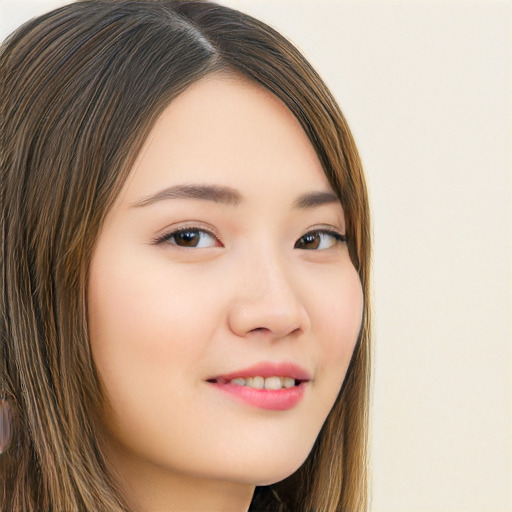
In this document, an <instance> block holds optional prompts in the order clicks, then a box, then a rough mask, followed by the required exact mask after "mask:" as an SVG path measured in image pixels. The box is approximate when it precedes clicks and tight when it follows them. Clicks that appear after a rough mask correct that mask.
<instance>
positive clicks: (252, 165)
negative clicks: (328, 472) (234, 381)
mask: <svg viewBox="0 0 512 512" xmlns="http://www.w3.org/2000/svg"><path fill="white" fill-rule="evenodd" d="M183 184H188V185H190V184H196V185H197V184H199V185H215V186H219V187H229V188H230V190H232V191H235V192H236V195H237V196H239V197H238V200H237V201H233V198H232V197H228V198H224V197H222V198H221V199H229V201H227V202H226V201H224V200H219V198H218V197H217V200H213V198H211V197H210V198H203V199H198V198H183V197H182V198H176V197H175V198H169V197H165V194H164V195H163V196H162V195H160V196H158V193H159V192H160V191H162V190H164V189H166V188H168V187H173V186H177V185H183ZM312 192H332V190H331V188H330V186H329V183H328V181H327V179H326V177H325V175H324V173H323V171H322V166H321V164H320V162H319V160H318V157H317V156H316V153H315V151H314V149H313V147H312V145H311V143H310V142H309V140H308V138H307V136H306V135H305V133H304V131H303V130H302V128H301V127H300V125H299V123H298V121H297V120H296V119H295V118H294V116H293V115H292V114H291V113H290V112H289V111H288V109H287V108H286V107H285V106H284V104H282V103H281V102H280V101H279V100H278V99H277V98H276V97H274V96H273V95H272V94H271V93H270V92H268V91H267V90H266V89H264V88H262V87H261V86H259V85H256V84H253V83H251V82H248V81H246V80H245V79H241V78H236V77H227V76H224V75H213V76H210V77H207V78H206V79H202V80H201V81H199V82H197V83H195V84H194V85H192V86H191V87H189V88H188V89H187V90H186V91H185V92H184V93H182V94H181V95H180V96H179V97H178V98H176V99H175V100H174V101H173V102H172V103H171V104H170V105H169V106H168V107H167V108H166V110H165V111H164V112H163V114H162V115H161V117H160V118H159V120H158V121H157V123H156V125H155V126H154V127H153V130H152V131H151V133H150V136H149V137H148V139H147V141H146V143H145V145H144V147H143V149H142V151H141V153H140V155H139V156H138V159H137V161H136V163H135V165H134V167H133V169H132V170H131V173H130V175H129V177H128V180H127V181H126V183H125V185H124V188H123V189H122V191H121V193H120V195H119V197H118V199H117V201H116V203H115V204H114V206H113V208H112V210H111V211H110V212H109V213H108V215H107V218H106V221H105V224H104V226H103V228H102V231H101V233H100V235H99V239H98V242H97V245H96V248H95V251H94V254H93V258H92V261H91V268H90V281H89V291H88V294H89V295H88V301H89V323H90V336H91V346H92V352H93V357H94V360H95V363H96V366H97V369H98V372H99V375H100V378H101V381H102V384H103V386H104V388H105V391H106V396H107V398H108V403H107V404H105V408H104V410H103V411H102V416H101V417H102V419H101V425H100V428H101V431H102V433H103V437H104V439H105V441H104V443H105V451H106V454H107V459H108V462H109V464H110V465H111V467H112V469H113V471H114V472H115V474H116V475H117V477H118V479H119V482H120V485H121V487H122V489H123V490H124V492H125V494H126V497H127V500H128V503H129V505H130V506H131V507H132V508H133V510H134V511H141V512H142V511H148V510H151V511H153V512H163V511H189V510H190V511H192V510H193V511H195V512H198V511H202V510H203V511H213V510H215V511H230V512H241V511H245V510H247V508H248V506H249V503H250V500H251V497H252V494H253V491H254V487H255V486H256V485H264V484H270V483H274V482H277V481H280V480H282V479H284V478H286V477H287V476H289V475H290V474H292V473H293V472H294V471H295V470H296V469H297V468H298V467H299V466H300V465H301V464H302V463H303V461H304V460H305V458H306V457H307V455H308V453H309V452H310V450H311V448H312V446H313V443H314V441H315V439H316V437H317V436H318V433H319V431H320V428H321V426H322V424H323V423H324V421H325V419H326V417H327V415H328V413H329V411H330V410H331V408H332V406H333V404H334V401H335V400H336V397H337V395H338V392H339V390H340V387H341V385H342V382H343V378H344V376H345V373H346V370H347V367H348V364H349V362H350V358H351V355H352V352H353V349H354V346H355V343H356V339H357V336H358V333H359V329H360V323H361V315H362V307H363V298H362V297H363V296H362V289H361V284H360V281H359V278H358V274H357V272H356V270H355V268H354V266H353V265H352V263H351V260H350V257H349V253H348V249H347V246H346V244H345V243H343V242H341V241H338V240H337V239H336V238H335V237H334V236H333V235H329V234H327V233H324V232H322V233H320V234H315V233H313V235H312V237H310V238H308V239H307V243H306V242H305V239H303V238H302V237H303V236H304V235H305V234H307V233H311V232H312V231H315V229H316V230H322V229H323V230H330V231H334V232H336V233H339V234H340V235H343V234H344V233H345V223H344V216H343V210H342V207H341V205H340V203H339V202H338V201H331V202H327V203H325V204H322V205H318V206H310V207H302V208H298V207H297V205H295V203H296V201H297V199H298V198H299V197H301V196H303V195H304V194H309V193H312ZM155 194H156V195H157V196H156V197H155ZM151 197H153V199H148V198H151ZM235 203H236V204H235ZM184 228H187V229H189V232H188V233H187V234H186V235H185V237H187V236H188V237H189V241H190V239H191V240H192V242H193V243H196V242H198V243H197V245H196V246H195V247H193V246H189V247H183V246H181V245H179V244H181V243H182V238H179V237H177V236H176V235H173V234H172V233H173V232H175V231H176V230H177V229H184ZM192 229H196V230H205V232H198V231H190V230H192ZM207 232H210V233H211V234H208V233H207ZM165 236H166V237H165ZM262 361H272V362H282V361H291V362H294V363H296V364H299V365H301V366H302V367H303V368H305V369H306V370H307V371H308V372H309V373H310V375H311V377H312V379H311V381H310V382H309V383H308V384H307V386H306V391H305V394H304V397H303V399H302V401H301V402H300V403H299V404H297V405H296V406H295V407H293V408H292V409H290V410H286V411H269V410H264V409H260V408H258V407H255V406H253V405H250V404H246V403H243V402H240V401H238V400H235V399H234V398H233V397H231V396H230V395H228V394H225V393H223V392H220V391H219V390H218V389H216V388H215V386H212V385H211V384H210V383H209V382H208V379H211V378H212V377H215V376H218V375H222V374H227V373H231V372H234V371H237V370H239V369H243V368H246V367H248V366H251V365H253V364H256V363H259V362H262Z"/></svg>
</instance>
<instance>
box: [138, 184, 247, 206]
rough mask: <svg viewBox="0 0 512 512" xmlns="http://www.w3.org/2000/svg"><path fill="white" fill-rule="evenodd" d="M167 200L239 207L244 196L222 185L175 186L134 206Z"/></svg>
mask: <svg viewBox="0 0 512 512" xmlns="http://www.w3.org/2000/svg"><path fill="white" fill-rule="evenodd" d="M166 199H200V200H204V201H213V202H214V203H222V204H227V205H232V206H237V205H238V204H240V203H241V201H242V195H241V194H240V192H238V191H237V190H235V189H233V188H230V187H222V186H220V185H200V184H197V185H196V184H194V185H175V186H173V187H168V188H164V189H163V190H161V191H160V192H157V193H156V194H154V195H152V196H149V197H145V198H142V199H140V200H139V201H136V202H135V203H134V204H133V205H132V206H134V207H140V206H148V205H150V204H153V203H156V202H158V201H163V200H166Z"/></svg>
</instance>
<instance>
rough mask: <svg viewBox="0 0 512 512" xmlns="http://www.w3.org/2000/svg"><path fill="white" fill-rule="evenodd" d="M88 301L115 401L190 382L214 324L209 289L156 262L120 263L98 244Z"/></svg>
mask: <svg viewBox="0 0 512 512" xmlns="http://www.w3.org/2000/svg"><path fill="white" fill-rule="evenodd" d="M100 250H101V248H100ZM134 259H135V258H134ZM137 268H142V269H143V270H139V271H134V269H137ZM88 301H89V329H90V338H91V347H92V352H93V358H94V361H95V364H96V366H97V368H98V371H99V374H100V376H101V380H102V382H103V385H104V387H105V388H106V390H107V393H108V397H109V399H110V401H111V402H112V404H113V405H114V406H115V409H118V408H119V407H123V408H124V407H127V406H128V404H129V403H137V401H138V400H140V401H141V403H144V402H147V401H148V400H149V401H151V399H152V397H154V396H161V395H162V394H165V395H167V396H172V395H171V393H170V391H171V390H173V391H176V390H179V389H180V388H179V386H180V385H181V386H183V385H184V383H190V382H192V381H191V376H192V375H194V373H195V374H196V375H197V369H198V365H200V364H201V361H202V359H203V354H204V352H205V351H206V350H207V341H208V340H209V339H211V336H212V332H213V330H214V329H215V328H216V322H215V312H214V311H212V308H211V304H212V303H213V302H212V300H211V298H210V297H208V296H207V294H198V293H197V289H195V290H194V288H193V287H191V286H187V283H186V282H184V280H183V278H181V279H180V278H179V277H177V276H173V278H172V279H170V278H169V276H167V277H166V273H165V272H164V269H162V268H160V267H159V266H158V265H151V266H147V267H145V266H141V265H137V264H136V261H125V263H124V264H122V265H119V264H117V265H116V264H113V262H112V261H109V258H108V257H105V252H103V253H101V252H98V254H97V259H93V262H92V265H91V275H90V281H89V296H88ZM208 306H210V307H208ZM192 370H194V372H193V371H192ZM156 406H157V405H156V404H155V407H156ZM118 410H119V409H118Z"/></svg>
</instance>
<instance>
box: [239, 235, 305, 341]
mask: <svg viewBox="0 0 512 512" xmlns="http://www.w3.org/2000/svg"><path fill="white" fill-rule="evenodd" d="M291 265H292V260H291V259H290V258H287V256H286V255H285V254H283V253H281V252H280V251H279V250H278V249H277V248H276V247H272V246H270V245H263V246H261V245H260V246H259V247H258V248H257V249H253V250H251V251H250V256H248V257H247V258H246V259H245V265H244V268H243V269H241V271H240V275H239V276H238V279H237V291H236V297H235V300H234V302H233V305H232V308H231V311H230V325H231V328H232V329H233V331H235V332H236V333H237V334H238V335H240V336H244V335H246V334H248V333H250V332H254V331H260V332H261V331H266V332H268V333H269V334H271V335H272V336H273V337H284V336H287V335H288V334H291V333H295V332H297V331H304V330H306V329H307V328H308V326H309V318H308V315H307V311H306V308H305V305H304V304H303V303H302V300H301V297H300V293H299V290H298V286H297V284H298V283H297V281H295V280H294V278H293V271H292V269H291Z"/></svg>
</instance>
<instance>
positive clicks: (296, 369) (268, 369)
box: [208, 363, 311, 411]
mask: <svg viewBox="0 0 512 512" xmlns="http://www.w3.org/2000/svg"><path fill="white" fill-rule="evenodd" d="M257 376H259V377H273V376H278V377H292V378H293V379H295V380H297V381H300V382H299V383H298V385H296V386H294V387H292V388H281V389H255V388H251V387H248V386H239V385H236V384H231V383H230V382H229V381H231V380H232V379H235V378H237V377H239V378H247V377H257ZM310 380H311V377H310V375H309V373H308V372H307V371H306V370H305V369H304V368H301V367H300V366H298V365H296V364H294V363H260V364H256V365H254V366H251V367H249V368H245V369H243V370H238V371H235V372H232V373H228V374H225V375H219V376H218V377H216V378H214V379H209V380H208V382H209V383H210V384H211V385H212V386H214V387H215V388H216V389H218V390H219V391H223V392H225V393H228V394H229V395H230V396H232V397H233V398H235V399H237V400H239V401H241V402H244V403H246V404H249V405H252V406H254V407H259V408H260V409H267V410H272V411H285V410H288V409H292V408H293V407H295V406H296V405H297V404H298V403H299V402H300V401H301V400H302V398H303V397H304V393H305V390H306V386H307V383H308V381H310Z"/></svg>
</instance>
